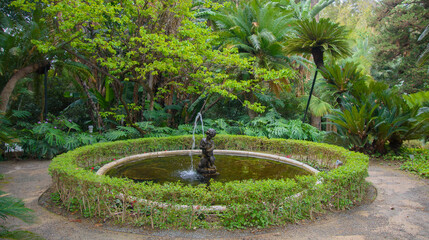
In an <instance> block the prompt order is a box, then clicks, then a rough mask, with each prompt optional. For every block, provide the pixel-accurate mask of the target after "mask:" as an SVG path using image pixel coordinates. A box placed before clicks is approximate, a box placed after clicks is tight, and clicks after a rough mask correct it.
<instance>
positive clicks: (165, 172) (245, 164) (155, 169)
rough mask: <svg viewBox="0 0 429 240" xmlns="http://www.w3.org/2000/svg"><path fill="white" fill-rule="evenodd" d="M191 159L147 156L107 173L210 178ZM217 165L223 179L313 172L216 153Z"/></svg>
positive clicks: (186, 180)
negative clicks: (198, 170) (203, 174)
mask: <svg viewBox="0 0 429 240" xmlns="http://www.w3.org/2000/svg"><path fill="white" fill-rule="evenodd" d="M189 161H190V157H189V156H174V157H159V158H151V159H144V160H141V161H138V162H133V163H130V164H128V165H124V166H121V167H118V168H116V169H112V170H111V171H110V172H108V173H107V175H109V176H112V177H127V178H130V179H133V180H135V181H137V182H142V181H153V182H156V183H164V182H176V181H181V182H183V183H186V184H191V185H197V184H200V183H205V182H208V180H209V179H206V178H204V177H203V176H202V175H200V174H198V173H197V172H196V171H195V170H194V169H195V166H193V167H192V166H191V167H190V166H189ZM195 164H198V163H195ZM216 166H217V169H218V172H219V173H220V174H219V175H217V176H215V177H213V178H214V180H215V181H220V182H228V181H234V180H246V179H253V180H261V179H280V178H294V177H296V176H299V175H308V174H310V173H309V172H307V171H306V170H304V169H301V168H298V167H295V166H292V165H289V164H286V163H279V162H276V161H272V160H266V159H259V158H250V157H238V156H226V155H216Z"/></svg>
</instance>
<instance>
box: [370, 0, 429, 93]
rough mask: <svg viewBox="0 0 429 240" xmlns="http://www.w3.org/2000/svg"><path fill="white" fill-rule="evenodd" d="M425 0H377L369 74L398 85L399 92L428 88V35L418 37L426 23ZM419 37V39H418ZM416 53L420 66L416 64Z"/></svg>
mask: <svg viewBox="0 0 429 240" xmlns="http://www.w3.org/2000/svg"><path fill="white" fill-rule="evenodd" d="M428 7H429V5H428V4H427V2H424V3H423V2H421V3H420V2H408V1H404V0H400V1H392V0H383V1H380V4H378V7H377V8H376V9H375V16H374V18H373V20H372V24H373V26H374V30H375V35H374V38H372V39H371V40H372V44H373V45H374V64H373V67H372V69H371V74H372V76H373V77H374V78H375V79H376V80H380V81H384V82H386V83H388V84H389V85H390V86H398V87H400V88H401V91H402V92H407V93H413V92H418V91H421V90H427V88H428V82H427V81H426V80H427V79H428V78H429V72H428V71H427V69H428V67H429V63H428V62H424V61H421V60H423V59H424V58H423V56H425V51H426V50H427V45H428V44H429V38H427V37H426V38H424V37H423V38H420V36H424V34H423V35H422V33H424V30H425V28H426V26H428V24H429V16H428V15H427V9H428ZM419 40H420V41H419ZM418 56H422V58H421V59H420V61H421V62H419V63H421V64H422V65H420V66H418V65H417V64H416V63H417V60H418Z"/></svg>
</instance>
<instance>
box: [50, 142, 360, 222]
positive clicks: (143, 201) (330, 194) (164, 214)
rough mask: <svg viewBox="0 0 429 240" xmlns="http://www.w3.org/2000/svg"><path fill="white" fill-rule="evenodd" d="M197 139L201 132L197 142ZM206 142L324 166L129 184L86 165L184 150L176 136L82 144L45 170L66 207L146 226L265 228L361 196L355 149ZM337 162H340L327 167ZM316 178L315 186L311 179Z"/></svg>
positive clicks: (307, 144)
mask: <svg viewBox="0 0 429 240" xmlns="http://www.w3.org/2000/svg"><path fill="white" fill-rule="evenodd" d="M200 139H201V136H199V137H198V138H197V141H199V140H200ZM214 140H215V144H216V148H217V149H230V150H249V151H259V152H268V153H274V154H279V155H291V157H292V158H294V159H297V160H301V161H303V162H306V163H309V164H311V165H313V166H316V167H319V168H321V169H322V168H323V169H331V170H330V171H327V172H323V173H320V174H318V175H317V176H306V177H300V178H298V179H297V180H292V179H282V180H262V181H253V180H247V181H240V182H238V181H235V182H228V183H217V182H212V183H211V184H210V186H209V187H207V186H206V185H199V186H197V187H192V186H188V185H183V184H181V183H165V184H162V185H161V184H154V183H133V182H132V181H131V180H127V179H119V178H110V177H108V176H98V175H96V174H94V172H92V171H91V168H92V167H93V166H97V165H102V164H104V163H106V162H110V161H112V160H113V159H118V158H121V157H124V156H128V155H133V154H139V153H144V152H154V151H164V150H181V149H189V148H190V146H191V145H192V136H180V137H165V138H143V139H136V140H127V141H118V142H107V143H100V144H95V145H92V146H84V147H81V148H78V149H76V150H74V151H70V152H68V153H65V154H62V155H59V156H57V157H56V158H54V160H53V161H52V163H51V165H50V167H49V171H50V174H51V175H52V178H53V183H54V186H55V188H56V190H57V191H58V194H59V198H60V199H61V201H62V203H63V204H64V205H65V206H66V207H67V208H68V209H69V210H79V211H80V212H81V213H82V214H83V215H84V216H86V217H92V216H98V217H103V218H112V219H115V220H116V221H119V222H123V223H125V222H127V223H132V224H135V225H137V226H140V225H148V226H151V227H154V228H155V227H156V228H167V227H168V228H170V227H173V228H176V227H178V228H195V227H213V226H218V225H222V226H225V227H227V228H245V227H266V226H270V225H278V224H284V223H286V222H293V221H296V220H298V219H303V218H311V217H312V216H313V213H316V212H321V211H323V209H325V208H336V209H344V208H348V207H350V206H351V205H353V204H354V203H355V202H357V201H359V200H360V199H361V198H362V196H363V194H364V189H365V186H366V184H365V177H366V176H367V168H368V157H366V156H365V155H363V154H360V153H354V152H349V151H347V150H345V149H343V148H341V147H337V146H331V145H327V144H319V143H313V142H305V141H299V140H283V139H267V138H255V137H247V136H230V135H218V136H216V137H215V139H214ZM338 159H339V160H341V161H343V162H344V166H341V167H339V168H334V167H335V161H336V160H338ZM317 181H319V182H320V184H315V183H316V182H317ZM298 193H299V194H298ZM296 194H298V195H296ZM293 195H295V197H293ZM161 203H162V204H161ZM216 204H220V205H225V206H226V210H225V211H215V210H213V211H204V208H205V207H209V206H212V205H216ZM180 205H187V206H193V207H180Z"/></svg>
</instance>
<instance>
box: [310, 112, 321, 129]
mask: <svg viewBox="0 0 429 240" xmlns="http://www.w3.org/2000/svg"><path fill="white" fill-rule="evenodd" d="M321 123H322V117H316V116H314V115H313V114H311V126H313V127H315V128H317V129H319V130H322V127H321Z"/></svg>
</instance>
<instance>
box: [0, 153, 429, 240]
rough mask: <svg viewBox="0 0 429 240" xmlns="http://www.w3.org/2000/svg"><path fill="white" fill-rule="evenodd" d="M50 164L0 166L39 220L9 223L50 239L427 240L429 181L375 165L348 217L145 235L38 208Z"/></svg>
mask: <svg viewBox="0 0 429 240" xmlns="http://www.w3.org/2000/svg"><path fill="white" fill-rule="evenodd" d="M48 165H49V161H7V162H0V173H2V174H5V175H6V179H5V181H3V182H2V183H0V188H1V189H2V190H3V191H6V192H8V193H11V194H12V195H14V196H16V197H18V198H22V199H23V200H24V202H25V203H26V206H27V207H29V208H31V209H33V210H34V211H35V215H36V216H37V218H38V220H37V222H36V223H34V224H26V223H23V222H21V221H20V220H17V219H13V218H10V219H9V220H8V221H7V225H9V226H10V225H14V226H17V227H20V228H22V229H25V230H29V231H33V232H35V233H38V234H40V235H41V236H43V237H45V238H46V239H54V240H57V239H67V240H69V239H70V240H72V239H103V240H108V239H172V238H176V239H180V238H182V239H183V238H199V239H429V181H428V180H423V179H419V178H418V177H416V176H413V175H410V174H408V173H404V172H401V171H399V170H396V169H395V167H391V166H386V165H383V164H382V163H377V162H371V163H370V168H369V177H368V178H367V180H368V181H370V182H371V183H372V184H373V185H374V187H375V188H376V190H377V197H376V198H375V200H374V201H373V202H372V203H368V204H363V205H361V206H359V207H355V208H353V209H351V210H348V211H341V212H329V213H327V214H324V215H321V216H319V217H318V219H317V220H315V221H305V222H301V223H299V224H289V225H287V226H284V227H278V228H271V229H268V230H263V231H251V230H246V231H223V230H213V231H212V230H197V231H150V232H148V231H141V232H139V233H126V232H120V231H125V229H116V231H113V230H110V229H107V228H106V227H104V226H100V225H98V224H94V223H91V222H88V221H85V220H83V221H82V222H78V221H75V220H73V219H74V218H73V217H64V216H60V215H57V214H55V213H51V212H49V211H48V210H46V209H45V208H43V207H41V206H39V204H38V198H39V196H40V195H41V194H42V193H43V192H44V191H45V190H46V189H48V187H49V186H50V184H51V178H50V176H49V175H48V170H47V169H48Z"/></svg>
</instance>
